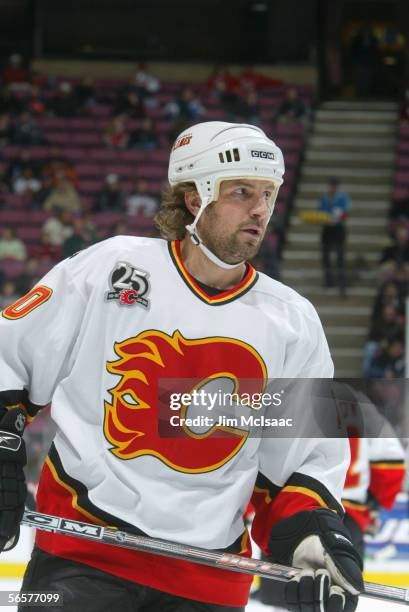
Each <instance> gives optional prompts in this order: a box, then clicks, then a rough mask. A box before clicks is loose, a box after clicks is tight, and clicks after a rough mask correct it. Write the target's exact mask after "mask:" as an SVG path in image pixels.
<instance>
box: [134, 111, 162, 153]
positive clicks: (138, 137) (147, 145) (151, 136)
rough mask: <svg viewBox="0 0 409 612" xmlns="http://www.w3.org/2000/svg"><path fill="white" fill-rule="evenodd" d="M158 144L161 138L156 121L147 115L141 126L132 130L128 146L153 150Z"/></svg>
mask: <svg viewBox="0 0 409 612" xmlns="http://www.w3.org/2000/svg"><path fill="white" fill-rule="evenodd" d="M158 145H159V140H158V136H157V133H156V129H155V126H154V123H153V121H152V119H151V118H150V117H145V119H143V120H142V123H141V125H140V127H139V128H137V129H135V130H133V131H132V132H131V134H130V138H129V143H128V148H129V149H143V150H145V151H152V150H153V149H157V148H158Z"/></svg>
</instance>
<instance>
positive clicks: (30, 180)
mask: <svg viewBox="0 0 409 612" xmlns="http://www.w3.org/2000/svg"><path fill="white" fill-rule="evenodd" d="M40 189H41V181H39V180H38V178H36V177H35V176H34V173H33V170H32V169H31V168H25V169H24V170H23V172H22V174H21V175H20V176H18V177H17V178H16V179H14V181H13V191H14V193H16V194H17V195H30V196H32V195H33V194H34V193H37V192H38V191H39V190H40Z"/></svg>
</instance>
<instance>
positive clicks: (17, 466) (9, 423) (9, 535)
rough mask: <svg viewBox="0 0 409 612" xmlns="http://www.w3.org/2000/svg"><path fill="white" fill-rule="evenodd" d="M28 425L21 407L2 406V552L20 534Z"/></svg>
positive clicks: (12, 544)
mask: <svg viewBox="0 0 409 612" xmlns="http://www.w3.org/2000/svg"><path fill="white" fill-rule="evenodd" d="M25 424H26V415H25V413H24V410H22V408H13V409H12V410H8V411H6V410H5V409H4V408H0V552H1V551H2V550H10V549H11V548H13V547H14V546H15V545H16V544H17V542H18V538H19V535H20V521H21V519H22V518H23V512H24V503H25V499H26V494H27V488H26V482H25V476H24V471H23V467H24V465H25V464H26V461H27V458H26V447H25V443H24V440H23V438H22V435H23V432H24V427H25Z"/></svg>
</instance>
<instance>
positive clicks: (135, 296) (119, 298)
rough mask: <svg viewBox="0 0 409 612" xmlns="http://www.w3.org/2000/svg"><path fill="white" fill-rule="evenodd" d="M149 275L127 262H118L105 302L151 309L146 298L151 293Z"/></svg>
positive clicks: (110, 279)
mask: <svg viewBox="0 0 409 612" xmlns="http://www.w3.org/2000/svg"><path fill="white" fill-rule="evenodd" d="M148 278H149V274H148V272H145V270H140V269H139V268H136V267H135V266H132V265H131V264H129V263H128V262H126V261H118V262H117V263H116V264H115V267H114V269H113V270H112V272H111V275H110V277H109V286H110V287H111V290H110V291H107V292H106V293H105V301H107V302H110V301H112V300H114V301H116V303H117V304H119V305H120V306H133V305H134V304H139V305H140V306H143V307H144V308H148V307H149V300H147V299H146V297H144V296H146V295H147V294H148V293H149V289H150V285H149V281H148Z"/></svg>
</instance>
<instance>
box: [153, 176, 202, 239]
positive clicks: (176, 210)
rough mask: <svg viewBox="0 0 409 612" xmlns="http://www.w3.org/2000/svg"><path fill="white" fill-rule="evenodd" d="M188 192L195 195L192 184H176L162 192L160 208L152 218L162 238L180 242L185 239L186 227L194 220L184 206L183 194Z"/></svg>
mask: <svg viewBox="0 0 409 612" xmlns="http://www.w3.org/2000/svg"><path fill="white" fill-rule="evenodd" d="M188 192H193V193H196V194H197V190H196V187H195V184H194V183H178V184H177V185H174V186H173V187H165V189H164V190H163V191H162V198H161V206H160V209H159V211H158V212H157V213H156V215H155V217H154V222H155V225H156V227H157V228H158V229H159V231H160V233H161V236H162V238H166V239H167V240H182V239H183V238H184V237H185V234H186V225H189V224H190V223H192V222H193V219H194V216H193V215H192V213H191V212H189V210H188V209H187V207H186V204H185V193H188Z"/></svg>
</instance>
